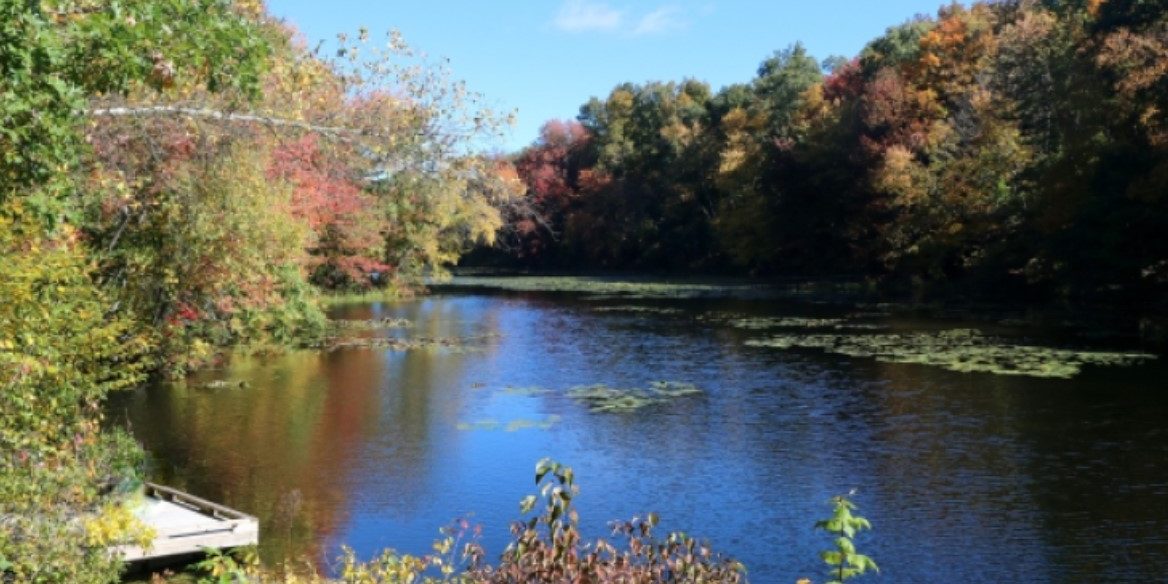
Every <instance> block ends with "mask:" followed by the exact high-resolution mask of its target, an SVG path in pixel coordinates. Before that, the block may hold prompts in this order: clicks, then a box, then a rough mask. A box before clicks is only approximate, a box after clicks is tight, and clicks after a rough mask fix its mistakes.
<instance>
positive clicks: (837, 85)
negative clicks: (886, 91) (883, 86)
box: [823, 58, 864, 101]
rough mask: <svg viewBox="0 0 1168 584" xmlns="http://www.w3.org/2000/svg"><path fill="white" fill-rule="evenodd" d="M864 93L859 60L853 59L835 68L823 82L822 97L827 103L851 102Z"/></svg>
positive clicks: (862, 73) (862, 74)
mask: <svg viewBox="0 0 1168 584" xmlns="http://www.w3.org/2000/svg"><path fill="white" fill-rule="evenodd" d="M863 91H864V72H863V70H861V69H860V59H859V58H855V59H852V60H851V61H848V62H847V63H845V64H843V65H841V66H839V67H836V68H835V70H833V71H832V72H831V75H828V76H827V78H825V79H824V80H823V97H824V99H826V100H827V101H836V100H845V101H846V100H852V99H855V98H857V97H859V96H860V94H861V93H863Z"/></svg>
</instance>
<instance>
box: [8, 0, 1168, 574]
mask: <svg viewBox="0 0 1168 584" xmlns="http://www.w3.org/2000/svg"><path fill="white" fill-rule="evenodd" d="M374 38H375V39H376V40H373V39H374ZM0 73H2V76H0V120H3V125H2V127H0V298H2V299H3V300H2V302H0V388H2V393H0V519H2V520H0V571H7V572H11V573H14V574H16V575H18V577H19V578H21V579H27V580H29V581H76V582H88V581H106V580H109V579H111V578H113V577H116V574H117V569H118V567H117V566H116V562H115V561H114V560H112V559H111V558H110V557H108V555H107V554H104V552H103V551H102V550H103V549H104V547H103V546H105V545H108V544H110V543H113V542H117V541H125V540H127V539H133V538H142V537H148V535H149V534H145V533H141V532H140V530H137V528H136V526H135V524H134V522H133V521H132V520H131V519H130V518H129V517H128V515H127V511H126V510H125V508H124V507H123V506H121V505H120V504H119V498H118V494H119V493H122V492H124V490H125V489H129V488H132V485H133V483H134V481H135V480H137V479H136V478H135V477H136V476H137V472H138V469H139V468H140V464H141V458H142V453H141V451H140V448H139V447H138V446H137V445H135V444H134V443H133V442H132V440H131V439H129V438H128V436H127V435H126V434H125V433H123V432H119V431H112V430H107V429H105V427H104V426H103V422H102V415H101V406H102V403H103V401H104V399H105V397H106V396H107V395H108V394H109V393H110V392H112V391H117V390H121V389H125V388H130V387H134V386H136V385H138V384H140V383H141V382H142V381H143V380H145V379H147V378H150V377H157V376H164V377H181V376H183V375H185V374H187V373H188V372H190V371H193V370H196V369H199V368H201V367H206V366H208V365H212V364H214V363H216V362H217V360H218V359H219V358H220V354H221V352H222V351H223V350H225V349H226V348H228V347H232V346H237V345H244V344H246V345H249V346H252V347H256V348H258V349H264V348H269V349H276V348H279V347H285V346H290V345H297V344H301V345H303V344H311V343H312V342H313V339H314V338H315V337H316V336H317V335H319V334H320V333H321V331H322V330H323V329H324V328H325V326H326V318H325V316H324V312H323V310H322V295H324V294H327V293H330V292H343V291H363V290H369V289H383V288H384V289H387V290H388V292H387V293H391V294H392V293H399V292H406V291H410V290H416V289H418V288H419V287H420V286H422V285H423V283H424V282H425V281H426V280H425V279H426V278H428V277H435V276H441V275H442V274H444V273H445V271H446V270H447V269H448V268H449V267H450V266H452V265H454V264H456V263H458V262H459V260H460V258H463V256H464V254H466V253H468V252H470V256H469V257H467V258H466V261H467V263H471V264H478V265H493V266H506V267H512V268H514V267H520V268H526V269H540V270H557V271H569V272H570V271H576V270H589V271H629V272H651V273H670V274H731V275H743V276H755V277H760V278H772V277H773V278H777V277H796V278H806V279H816V278H837V277H845V278H854V279H860V280H864V281H867V282H871V283H873V284H874V285H877V286H884V287H887V288H888V289H890V290H908V291H912V292H914V293H920V294H936V295H941V296H944V295H946V294H956V293H957V292H958V291H960V292H961V293H964V294H978V295H982V296H986V297H993V298H997V299H1005V300H1028V299H1044V300H1045V299H1060V300H1066V301H1079V300H1086V301H1092V302H1103V303H1110V304H1114V305H1125V304H1129V303H1138V304H1141V305H1144V306H1147V307H1151V308H1158V309H1163V308H1164V302H1165V301H1164V299H1165V298H1168V237H1165V236H1164V233H1165V232H1166V231H1168V4H1166V3H1165V2H1164V1H1163V0H1019V1H1000V2H979V3H974V4H972V5H970V6H965V5H962V4H958V3H953V4H950V5H947V6H944V7H942V8H941V9H940V10H939V12H938V13H937V14H936V16H930V17H917V18H914V19H912V20H909V21H907V22H905V23H903V24H901V25H897V26H893V27H891V28H889V29H888V31H887V32H886V34H884V35H883V36H881V37H879V38H877V39H874V40H872V41H871V42H870V43H869V44H868V45H867V47H866V48H865V49H864V50H863V51H862V52H861V53H860V54H859V55H857V56H854V57H851V58H845V57H830V58H827V59H825V60H822V61H821V60H818V59H817V58H815V57H812V56H811V55H810V54H808V52H807V51H806V49H805V48H804V47H803V46H802V45H800V44H794V45H791V46H789V47H788V48H786V49H783V50H780V51H778V52H776V53H774V54H773V55H772V56H770V57H767V58H766V59H765V60H764V61H763V62H762V63H761V65H760V66H759V68H758V75H757V77H755V78H754V79H753V80H749V81H746V82H744V83H741V84H735V85H732V86H729V87H725V88H721V89H719V90H717V91H714V90H713V89H712V88H711V87H710V86H709V85H708V84H706V83H704V82H702V81H699V80H694V79H687V80H682V81H680V82H656V81H654V82H647V83H640V84H638V83H625V84H621V85H619V86H617V87H615V88H613V89H612V90H611V91H610V92H609V94H608V95H607V97H605V98H592V99H589V100H588V101H587V102H586V103H585V104H584V105H583V106H582V107H581V108H580V113H579V116H578V117H577V119H576V120H569V121H550V122H548V123H547V124H546V125H545V126H544V128H543V131H542V135H541V136H540V138H539V139H538V140H537V141H536V142H535V143H534V144H532V145H531V146H530V147H528V148H526V149H524V150H523V151H522V152H519V153H516V154H514V155H513V156H500V155H486V154H481V153H478V152H477V150H476V147H477V146H478V145H480V144H482V143H483V141H484V140H488V139H490V137H492V136H495V135H498V133H499V132H500V131H501V130H502V129H503V128H505V127H506V125H507V123H508V119H507V118H508V116H507V115H506V114H505V113H502V112H496V111H492V110H491V109H490V108H488V107H486V106H484V105H483V104H484V101H483V99H482V96H479V95H477V94H475V93H474V92H472V91H470V90H469V89H468V88H467V87H466V86H465V85H464V84H462V83H461V82H458V81H457V80H455V79H453V78H452V76H451V74H450V72H449V71H448V70H446V69H445V68H444V67H443V66H440V65H438V64H435V63H433V62H430V61H428V60H427V59H426V58H424V57H423V56H422V55H420V54H418V53H415V52H414V51H413V49H411V47H410V46H408V45H407V44H406V43H405V41H404V40H403V39H402V38H401V37H400V35H398V34H397V33H394V32H391V33H389V34H388V36H382V35H380V34H377V33H371V32H370V31H368V30H364V29H363V30H360V31H357V32H355V33H354V34H352V35H348V36H346V35H341V36H340V38H339V39H338V41H337V43H336V45H335V46H333V45H330V47H329V49H328V50H327V51H322V49H321V47H320V46H318V47H315V48H313V47H309V46H307V45H306V43H305V42H304V41H303V40H302V39H300V38H299V37H298V35H297V33H296V32H295V31H294V30H293V29H292V28H291V27H290V26H289V25H288V24H286V23H283V22H281V21H279V20H277V19H274V18H272V17H270V16H269V15H268V14H267V13H266V12H265V9H264V7H263V5H262V2H259V1H256V0H238V1H229V0H124V1H121V2H106V1H101V0H43V1H37V0H27V1H25V0H3V1H0Z"/></svg>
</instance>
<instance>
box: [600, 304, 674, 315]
mask: <svg viewBox="0 0 1168 584" xmlns="http://www.w3.org/2000/svg"><path fill="white" fill-rule="evenodd" d="M592 310H593V311H594V312H622V313H623V312H627V313H630V314H681V313H683V312H685V311H684V310H682V309H680V308H665V307H661V306H637V305H627V306H626V305H619V306H597V307H596V308H593V309H592Z"/></svg>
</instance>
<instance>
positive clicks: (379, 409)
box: [111, 295, 1168, 582]
mask: <svg viewBox="0 0 1168 584" xmlns="http://www.w3.org/2000/svg"><path fill="white" fill-rule="evenodd" d="M622 304H628V303H627V301H626V302H624V303H622ZM647 304H649V305H654V303H653V302H648V303H647ZM728 304H730V303H729V302H715V301H698V300H690V301H678V300H674V301H670V302H668V303H661V302H657V303H656V304H655V305H654V306H655V307H656V308H669V309H671V310H626V309H621V310H596V307H597V303H595V302H591V303H590V302H583V301H572V300H567V299H562V298H561V299H558V300H554V301H553V300H547V299H541V298H540V297H538V296H526V297H513V296H512V297H505V296H471V295H468V296H448V297H431V298H424V299H420V300H417V301H410V302H402V303H393V304H390V303H377V304H372V305H362V306H352V307H346V308H343V309H341V310H340V311H339V312H338V313H337V314H336V315H335V316H337V317H338V318H350V319H382V318H406V319H409V320H411V321H413V322H414V324H415V326H414V327H412V328H409V329H382V330H357V331H355V332H354V333H353V334H360V335H387V336H400V337H403V338H407V337H411V336H412V337H427V338H467V337H476V338H478V340H475V341H473V343H472V344H474V345H475V346H474V347H472V348H474V349H477V350H472V351H454V350H446V349H443V348H441V347H439V348H429V349H420V350H411V351H394V350H389V349H369V348H345V349H340V350H337V351H334V352H301V353H292V354H288V355H283V356H280V357H274V358H268V359H256V358H251V359H236V360H234V361H233V362H232V363H231V365H230V367H229V368H227V369H226V370H224V371H218V372H209V373H207V374H206V375H205V376H204V377H202V378H199V379H195V380H192V381H191V382H189V383H187V384H184V385H180V386H157V387H151V388H146V389H143V390H141V391H139V392H137V393H135V394H131V395H128V396H123V399H119V400H118V401H116V402H114V403H113V404H112V405H111V415H112V416H113V417H114V418H117V419H123V420H125V421H126V423H127V424H128V425H129V426H130V427H131V428H132V429H133V431H134V433H135V435H136V436H137V437H138V438H139V439H140V440H141V441H142V442H143V443H144V444H145V445H146V446H147V448H148V449H149V450H150V451H151V453H152V458H153V463H154V477H155V478H156V479H157V480H160V481H163V482H167V483H170V484H174V485H176V486H179V487H181V488H185V489H188V490H190V491H192V492H194V493H196V494H198V495H202V496H205V497H209V498H212V499H216V500H221V501H224V502H225V503H227V504H229V505H231V506H234V507H238V508H240V509H242V510H245V511H248V512H251V513H254V514H256V515H258V516H260V517H261V519H262V520H263V528H262V542H263V543H262V551H263V554H264V555H265V556H266V557H267V558H268V559H269V560H280V559H284V558H289V557H299V556H304V555H308V556H309V557H312V558H316V559H317V560H318V561H321V562H326V563H327V562H328V561H329V560H330V559H331V558H333V557H335V556H336V555H337V548H338V546H339V545H340V544H341V543H347V544H348V545H351V546H353V547H354V548H356V549H357V551H358V553H360V554H362V555H365V556H368V555H370V554H372V553H374V552H375V551H376V550H379V549H380V548H383V547H395V548H397V549H399V550H402V551H407V552H412V553H425V552H427V551H428V550H429V543H430V541H432V539H433V538H434V536H436V535H437V531H436V530H437V528H439V527H440V526H442V525H444V524H446V523H447V522H449V521H450V520H452V519H454V518H456V517H461V516H464V515H466V514H468V513H473V517H472V520H473V521H475V522H477V523H480V524H482V525H483V526H484V543H485V544H486V545H487V546H488V550H489V553H498V552H500V551H501V550H502V547H503V545H504V544H505V542H506V537H507V526H508V522H509V521H511V520H514V519H516V518H517V516H518V505H517V503H518V501H519V499H520V498H522V496H523V495H525V494H528V493H529V492H531V491H532V484H531V482H530V481H531V474H532V469H533V465H534V462H535V461H536V460H537V459H539V458H541V457H543V456H553V457H555V458H557V459H559V460H561V461H563V462H565V463H568V464H570V465H572V466H573V467H574V468H575V469H576V471H577V476H578V477H579V481H580V483H581V486H582V494H581V497H580V498H579V499H578V501H577V503H578V505H579V508H580V511H581V515H582V519H583V523H584V528H585V529H586V531H588V532H589V533H591V534H594V535H600V534H602V533H604V531H605V522H606V521H607V520H610V519H618V518H627V517H629V516H631V515H633V514H636V513H641V512H645V511H657V512H659V513H660V515H661V517H662V521H663V524H664V527H665V528H666V529H678V530H684V531H686V532H689V533H691V534H696V535H699V536H702V537H706V538H709V539H710V540H712V542H713V544H714V546H715V547H716V548H717V549H720V550H725V551H727V552H729V553H731V554H733V555H735V556H737V557H739V558H740V559H742V560H744V561H745V562H746V564H747V565H748V566H749V567H750V569H751V579H752V581H754V582H782V581H787V582H790V581H794V579H795V578H797V577H801V576H811V577H814V578H816V579H819V577H820V576H821V572H822V569H821V567H820V565H819V561H818V556H817V552H818V550H820V549H825V548H826V547H827V546H828V541H827V539H826V538H825V537H824V536H823V535H822V534H817V533H815V532H813V530H812V529H811V525H812V524H813V522H814V520H815V519H816V518H819V517H822V516H823V515H825V514H826V512H827V511H828V510H829V507H828V505H827V500H828V499H829V498H830V496H831V495H833V494H837V493H840V492H843V491H846V490H848V489H850V488H853V487H855V488H858V489H859V495H858V497H857V501H858V503H859V504H860V505H861V512H862V514H864V515H865V516H867V517H869V518H870V519H871V520H872V521H873V523H874V525H875V531H874V532H873V533H872V535H869V536H867V537H861V539H860V542H861V543H860V545H861V549H863V550H867V551H868V552H869V553H870V555H872V556H873V557H874V558H875V559H876V560H877V561H878V562H879V563H880V565H881V567H882V572H883V574H884V576H883V578H884V579H885V580H886V581H889V582H929V581H953V582H998V581H1035V582H1045V581H1099V580H1107V581H1116V580H1122V581H1154V580H1156V579H1158V578H1159V577H1160V576H1161V574H1162V570H1161V569H1160V568H1159V567H1158V566H1162V565H1163V563H1164V561H1165V560H1168V529H1166V528H1168V505H1164V504H1163V503H1164V501H1166V500H1168V428H1166V427H1165V425H1164V423H1163V420H1164V419H1165V416H1166V415H1168V399H1166V398H1165V396H1164V395H1163V392H1164V389H1165V387H1164V386H1165V383H1164V380H1165V379H1168V376H1165V373H1166V372H1168V368H1166V367H1165V365H1164V364H1163V362H1162V360H1161V361H1156V362H1151V363H1147V364H1142V365H1138V366H1136V367H1131V368H1125V369H1120V368H1106V369H1104V368H1090V367H1089V368H1087V369H1086V370H1085V371H1084V372H1083V373H1082V374H1081V375H1079V376H1078V377H1076V378H1075V379H1073V380H1058V379H1032V378H1021V377H1000V376H994V375H989V374H977V373H965V374H962V373H954V372H948V371H943V370H940V369H935V368H929V367H924V366H918V365H900V364H884V363H878V362H875V361H873V360H868V359H853V358H848V357H844V356H840V355H832V354H824V353H821V352H817V351H803V350H794V351H779V350H774V349H767V348H760V347H749V346H746V345H745V341H746V340H749V339H753V338H759V337H760V336H761V335H765V334H766V332H765V331H756V330H750V329H742V328H735V327H732V326H727V325H726V324H725V323H724V322H718V321H717V320H710V319H705V318H699V317H700V316H701V315H703V314H710V313H712V312H714V311H726V310H731V309H732V310H744V309H745V310H750V311H753V312H755V313H758V314H759V315H760V316H815V317H830V316H832V315H830V314H823V312H824V310H823V309H822V308H820V309H816V314H813V315H808V314H795V312H798V311H799V309H796V308H793V307H791V306H782V307H780V306H778V305H765V304H763V303H761V302H755V303H753V304H752V303H742V302H739V303H737V304H735V305H733V306H730V305H728ZM676 309H682V310H680V311H679V310H676ZM883 324H886V325H889V326H892V327H894V328H896V329H913V328H927V327H944V326H951V325H950V324H948V323H935V322H934V323H928V322H911V323H910V322H907V321H903V320H896V319H893V318H891V317H888V318H887V320H886V322H884V323H883ZM952 326H956V325H952ZM960 326H969V323H962V324H961V325H960ZM484 335H486V336H484ZM493 335H497V336H493ZM211 379H230V380H233V381H246V382H248V387H246V388H238V387H237V388H235V389H213V390H212V389H197V388H196V386H197V384H198V383H199V382H205V381H207V380H211ZM657 380H675V381H681V382H687V383H693V384H695V385H696V386H697V387H699V388H700V389H701V390H702V393H701V395H697V396H687V397H686V398H684V399H677V400H669V401H666V402H664V403H660V404H655V405H653V406H650V407H647V408H644V409H641V410H638V411H637V412H636V413H633V414H623V415H622V414H600V413H593V412H590V411H589V410H588V407H587V405H586V404H581V403H580V402H578V401H575V400H572V399H571V398H569V397H568V396H567V395H565V394H566V391H567V390H568V389H569V388H571V387H573V386H578V385H589V384H594V383H605V384H609V385H611V386H615V387H646V386H647V385H648V384H649V383H650V382H652V381H657ZM509 388H510V389H509ZM514 388H525V390H523V391H516V390H515V389H514ZM531 388H540V389H546V390H549V391H532V390H531ZM547 420H556V423H552V424H543V425H540V424H533V423H531V422H540V421H547ZM509 424H510V425H511V426H512V427H511V430H512V431H508V428H507V427H508V425H509ZM460 428H461V429H460Z"/></svg>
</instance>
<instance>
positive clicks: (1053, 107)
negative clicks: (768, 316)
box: [520, 1, 1168, 305]
mask: <svg viewBox="0 0 1168 584" xmlns="http://www.w3.org/2000/svg"><path fill="white" fill-rule="evenodd" d="M1160 8H1162V7H1160V5H1159V4H1158V3H1156V2H1150V3H1149V2H1118V1H1111V2H1094V1H1093V2H1024V3H1018V2H974V3H972V4H970V5H968V6H966V5H963V4H958V3H951V4H948V5H944V6H942V7H941V8H940V9H939V10H938V12H937V14H936V15H935V16H932V17H925V16H920V17H916V18H914V19H912V20H910V21H907V22H905V23H904V24H901V25H898V26H894V27H891V28H889V29H888V30H887V31H886V32H885V34H884V35H882V36H880V37H879V38H877V39H874V40H873V41H871V42H870V43H869V44H868V45H867V46H866V47H865V48H864V50H863V51H862V52H861V54H860V55H858V56H857V57H856V58H855V59H853V60H851V61H846V60H841V59H833V60H832V68H831V72H830V74H829V75H827V76H826V77H824V76H823V75H822V73H821V71H820V68H819V65H818V63H817V62H816V60H815V59H813V58H811V56H810V55H808V54H807V53H806V51H805V50H804V49H803V48H802V47H801V46H800V45H794V46H792V47H790V48H788V49H786V50H784V51H780V52H778V53H776V54H775V55H774V56H773V57H771V58H769V59H767V60H766V61H764V62H763V64H762V65H761V66H760V67H759V71H758V76H757V77H756V79H754V80H753V82H752V83H751V84H749V85H748V84H744V83H743V84H736V85H732V86H730V87H727V88H726V89H725V90H723V91H722V92H720V93H719V94H717V95H711V94H710V92H709V91H708V89H702V88H701V86H700V84H695V83H694V82H693V81H684V82H682V83H662V82H653V83H649V84H645V85H635V84H630V83H624V84H620V85H618V86H616V87H615V88H613V89H612V90H611V92H610V93H609V94H608V96H607V98H605V99H599V98H593V99H591V100H589V101H588V102H587V103H586V104H585V105H584V106H582V107H581V110H580V116H579V120H580V121H581V123H582V125H583V128H584V129H585V130H586V135H584V136H578V137H576V138H575V139H574V143H575V144H582V145H586V148H585V150H587V151H588V154H587V155H583V154H582V153H581V149H579V148H577V149H566V148H565V149H560V150H558V151H557V150H555V149H550V148H547V147H546V145H544V144H537V145H535V146H533V147H532V148H531V149H529V150H528V151H526V152H524V153H523V155H521V160H524V161H529V160H531V159H532V157H533V156H536V155H538V156H540V157H543V158H541V159H540V160H539V163H538V164H526V165H523V166H521V167H520V170H521V174H522V175H523V178H524V180H525V182H526V183H527V185H528V187H529V189H530V192H531V193H532V196H533V197H534V198H535V200H536V202H538V201H539V200H540V199H539V197H544V196H546V195H547V194H548V193H549V192H554V193H555V196H556V200H558V201H567V203H561V204H558V205H557V206H555V207H553V209H554V211H555V214H556V215H555V220H554V226H556V227H558V226H561V225H562V228H561V229H562V237H561V238H559V239H558V240H556V239H554V238H552V237H549V238H545V239H544V240H543V244H544V245H545V247H548V248H550V249H544V250H542V251H540V253H542V254H543V257H545V258H550V259H551V260H552V261H551V262H549V263H552V264H553V265H554V264H556V262H558V263H559V266H560V267H587V268H591V269H612V268H620V269H646V268H648V269H653V270H671V271H683V270H692V269H702V270H707V271H729V270H733V271H737V272H745V273H751V274H775V275H798V276H803V277H807V276H814V275H825V276H838V275H842V274H853V275H861V276H864V277H867V278H871V279H873V280H874V281H878V282H880V283H883V284H885V285H886V286H887V287H888V288H890V289H893V290H896V291H907V290H911V291H912V292H914V293H917V294H927V293H931V292H940V293H954V292H956V293H961V294H977V295H983V296H995V297H1000V298H1017V297H1019V296H1026V297H1027V298H1052V297H1062V298H1065V299H1078V298H1090V299H1095V300H1099V299H1102V300H1105V301H1108V302H1128V301H1138V302H1143V303H1147V304H1152V305H1155V304H1158V303H1160V299H1161V298H1163V296H1164V294H1165V292H1166V291H1168V259H1166V258H1168V243H1166V242H1168V240H1166V239H1165V238H1163V237H1161V236H1160V234H1161V233H1163V231H1164V230H1165V229H1168V219H1166V218H1168V197H1165V196H1164V193H1166V192H1168V113H1166V112H1168V99H1166V98H1165V96H1168V58H1166V57H1165V55H1168V43H1166V41H1165V38H1166V36H1165V30H1168V16H1166V14H1168V13H1165V11H1163V10H1161V9H1160ZM548 157H551V158H550V159H549V158H548ZM557 157H558V158H557ZM569 168H570V169H571V172H570V173H569V172H564V173H561V174H554V176H553V174H549V172H552V173H554V172H559V170H562V169H569ZM549 169H551V171H549ZM552 177H555V178H556V179H557V180H551V178H552ZM560 179H563V180H560ZM549 187H554V188H549ZM563 191H567V192H566V193H565V192H563ZM525 253H530V250H528V251H526V252H525ZM524 259H525V260H526V256H525V258H524ZM545 265H546V264H545Z"/></svg>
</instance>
